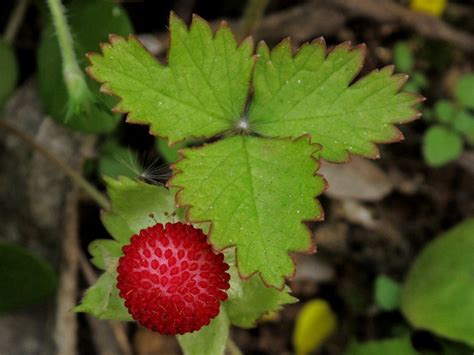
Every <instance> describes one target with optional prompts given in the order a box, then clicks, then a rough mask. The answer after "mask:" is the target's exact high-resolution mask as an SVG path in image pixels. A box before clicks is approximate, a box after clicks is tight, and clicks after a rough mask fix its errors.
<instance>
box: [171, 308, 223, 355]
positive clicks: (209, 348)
mask: <svg viewBox="0 0 474 355" xmlns="http://www.w3.org/2000/svg"><path fill="white" fill-rule="evenodd" d="M229 326H230V323H229V318H228V317H227V314H226V313H225V310H223V309H222V308H221V310H220V312H219V315H218V316H217V317H216V318H214V319H213V320H212V321H211V323H210V324H209V325H208V326H205V327H203V328H202V329H201V330H199V331H198V332H193V333H187V334H184V335H178V336H177V339H178V342H179V345H180V346H181V349H182V350H183V353H184V355H219V354H224V352H225V347H226V344H227V339H228V338H229Z"/></svg>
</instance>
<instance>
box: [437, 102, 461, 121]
mask: <svg viewBox="0 0 474 355" xmlns="http://www.w3.org/2000/svg"><path fill="white" fill-rule="evenodd" d="M434 110H435V115H436V118H437V119H438V121H440V122H443V123H446V124H450V123H451V122H452V121H453V120H454V117H455V116H456V107H454V105H453V104H452V103H451V102H449V101H448V100H439V101H436V104H435V107H434Z"/></svg>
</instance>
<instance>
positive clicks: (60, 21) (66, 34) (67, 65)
mask: <svg viewBox="0 0 474 355" xmlns="http://www.w3.org/2000/svg"><path fill="white" fill-rule="evenodd" d="M48 6H49V10H50V12H51V16H52V18H53V24H54V28H55V30H56V35H57V37H58V42H59V48H60V50H61V58H62V61H63V63H62V64H63V77H64V83H65V84H66V88H67V91H68V94H69V103H70V107H69V112H72V113H76V112H78V110H79V109H80V107H81V106H83V105H84V104H85V103H87V102H88V101H90V100H91V99H92V96H91V95H92V94H91V93H90V91H89V88H88V86H87V83H86V79H85V77H84V74H83V72H82V70H81V67H80V66H79V63H78V61H77V57H76V52H75V51H74V44H73V43H74V42H73V40H72V35H71V30H70V28H69V25H68V23H67V19H66V15H65V8H64V6H63V4H62V3H61V0H48Z"/></svg>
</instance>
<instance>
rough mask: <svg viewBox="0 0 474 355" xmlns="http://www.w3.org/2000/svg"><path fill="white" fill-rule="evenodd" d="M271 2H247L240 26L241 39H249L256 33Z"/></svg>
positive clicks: (261, 0)
mask: <svg viewBox="0 0 474 355" xmlns="http://www.w3.org/2000/svg"><path fill="white" fill-rule="evenodd" d="M269 2H270V1H269V0H247V5H246V6H245V10H244V14H243V17H242V20H241V21H240V26H239V34H240V37H241V38H244V37H247V36H249V35H251V34H252V33H253V32H254V31H255V29H256V28H257V26H258V24H259V22H260V20H261V19H262V17H263V13H264V12H265V9H266V8H267V6H268V3H269Z"/></svg>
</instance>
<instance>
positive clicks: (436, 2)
mask: <svg viewBox="0 0 474 355" xmlns="http://www.w3.org/2000/svg"><path fill="white" fill-rule="evenodd" d="M447 2H448V1H447V0H411V2H410V8H411V9H412V10H415V11H420V12H424V13H425V14H428V15H432V16H441V14H442V13H443V11H444V9H445V8H446V4H447Z"/></svg>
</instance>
